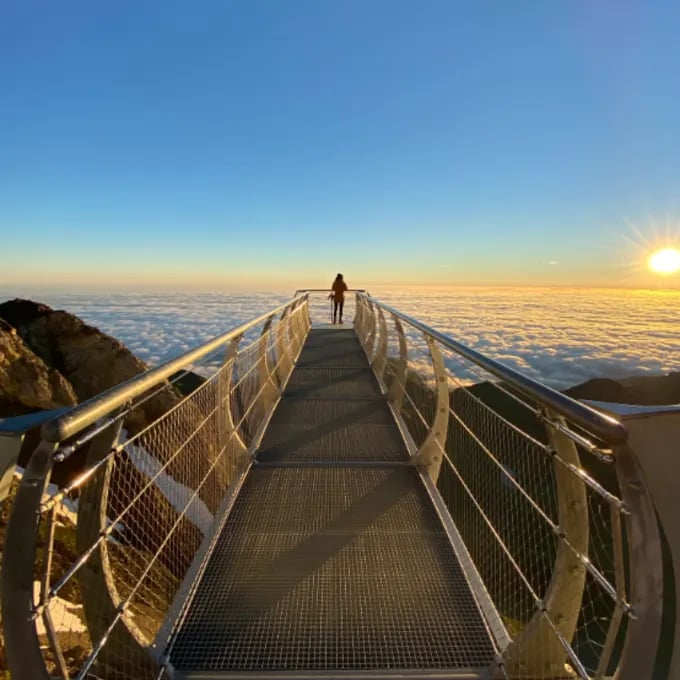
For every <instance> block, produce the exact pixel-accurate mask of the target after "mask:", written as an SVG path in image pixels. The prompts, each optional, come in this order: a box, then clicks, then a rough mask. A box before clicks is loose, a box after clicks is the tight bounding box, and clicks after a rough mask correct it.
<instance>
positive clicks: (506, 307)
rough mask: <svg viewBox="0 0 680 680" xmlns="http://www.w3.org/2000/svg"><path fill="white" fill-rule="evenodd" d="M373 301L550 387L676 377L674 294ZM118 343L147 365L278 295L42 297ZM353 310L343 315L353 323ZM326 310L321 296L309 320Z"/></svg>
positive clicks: (679, 358) (403, 294)
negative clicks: (594, 380) (608, 379)
mask: <svg viewBox="0 0 680 680" xmlns="http://www.w3.org/2000/svg"><path fill="white" fill-rule="evenodd" d="M372 293H373V294H374V296H375V297H376V298H378V299H379V300H382V301H384V302H386V303H388V304H390V305H391V306H393V307H396V308H397V309H399V310H401V311H403V312H405V313H406V314H409V315H411V316H413V317H415V318H417V319H419V320H421V321H423V322H424V323H426V324H428V325H430V326H432V327H434V328H436V329H437V330H440V331H442V332H444V333H446V334H448V335H450V336H452V337H453V338H454V339H456V340H458V341H460V342H462V343H464V344H466V345H468V346H470V347H473V348H474V349H477V350H478V351H480V352H483V353H485V354H487V355H489V356H490V357H492V358H494V359H497V360H499V361H501V362H503V363H505V364H507V365H509V366H512V367H513V368H517V369H519V370H520V371H522V372H524V373H526V374H528V375H530V376H532V377H534V378H537V379H539V380H542V381H543V382H545V383H547V384H549V385H551V386H553V387H557V388H565V387H568V386H570V385H574V384H576V383H579V382H582V381H584V380H587V379H589V378H593V377H612V378H617V377H624V376H628V375H644V374H647V373H667V372H669V371H673V370H675V371H678V370H680V332H679V331H678V329H679V328H680V291H630V290H583V289H574V290H568V289H516V288H506V289H502V288H499V289H491V288H479V289H425V288H419V289H415V288H414V289H402V290H397V289H395V288H391V289H383V290H374V291H372ZM41 297H42V299H41V301H42V302H45V303H47V304H49V305H51V306H52V307H55V308H59V309H65V310H67V311H69V312H72V313H74V314H77V315H78V316H80V317H81V318H82V319H83V320H85V321H86V322H87V323H90V324H92V325H94V326H97V327H98V328H99V329H100V330H102V331H104V332H105V333H109V334H110V335H113V336H114V337H116V338H118V339H119V340H121V341H122V342H124V343H125V344H126V345H127V346H128V347H129V348H130V349H131V350H132V351H133V352H135V353H136V354H137V355H138V356H140V357H141V358H142V359H144V360H145V361H147V362H148V363H150V364H158V363H160V362H163V361H166V360H167V359H170V358H172V357H175V356H177V355H179V354H181V353H182V352H184V351H186V350H188V349H190V348H192V347H194V346H196V345H197V344H199V343H200V342H203V341H205V340H207V339H209V338H210V337H213V336H215V335H217V334H219V333H222V332H225V331H227V330H229V329H230V328H233V327H235V326H238V325H240V324H242V323H244V322H246V321H248V320H250V319H251V318H253V317H254V316H256V315H259V314H262V313H264V312H266V311H267V310H269V309H271V308H273V307H275V306H278V305H279V304H282V303H283V302H285V301H286V300H287V299H288V298H287V297H286V296H285V295H265V294H239V295H227V294H191V295H143V296H142V295H140V296H135V295H111V296H105V295H44V296H41ZM353 311H354V310H353V304H352V303H351V301H348V304H347V309H346V313H345V317H346V319H347V321H351V319H352V317H353ZM329 316H330V304H329V303H328V301H327V300H326V299H325V296H323V295H318V296H317V298H316V299H315V301H314V304H313V305H312V318H313V321H314V322H321V323H326V322H328V320H329Z"/></svg>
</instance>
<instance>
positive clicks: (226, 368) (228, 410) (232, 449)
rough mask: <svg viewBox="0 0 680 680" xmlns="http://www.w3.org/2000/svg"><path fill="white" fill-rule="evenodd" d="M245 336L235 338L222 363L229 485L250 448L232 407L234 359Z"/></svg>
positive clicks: (222, 438) (224, 425)
mask: <svg viewBox="0 0 680 680" xmlns="http://www.w3.org/2000/svg"><path fill="white" fill-rule="evenodd" d="M242 337H243V336H240V335H239V336H238V337H237V338H234V339H233V340H232V341H231V342H230V343H229V347H228V348H227V351H226V352H225V353H224V359H223V361H222V374H221V376H220V383H219V389H220V403H221V404H222V417H221V418H220V423H221V427H222V428H224V429H223V431H222V432H221V437H220V440H221V444H222V446H226V456H227V459H226V460H225V464H224V469H225V470H226V472H227V483H228V484H230V483H231V482H232V481H233V479H234V474H235V473H236V470H237V468H238V466H239V459H240V458H241V455H245V454H247V452H248V447H247V446H246V444H245V442H244V441H243V439H242V438H241V434H240V432H239V429H238V427H236V424H235V423H234V413H233V410H232V408H233V406H232V403H233V402H232V398H233V394H232V391H233V386H232V383H233V380H234V366H233V362H234V358H235V357H236V353H237V352H238V346H239V343H240V342H241V339H242Z"/></svg>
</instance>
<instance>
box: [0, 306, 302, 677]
mask: <svg viewBox="0 0 680 680" xmlns="http://www.w3.org/2000/svg"><path fill="white" fill-rule="evenodd" d="M284 311H285V313H284V314H283V316H281V315H278V316H273V317H270V319H269V320H267V322H265V323H264V324H263V325H262V331H261V334H260V335H255V336H253V335H252V333H251V334H250V336H249V338H250V339H249V341H247V342H246V343H244V344H245V346H243V347H241V348H239V349H238V351H236V344H237V340H238V338H237V340H235V341H233V342H232V344H231V348H232V351H229V343H226V344H225V346H223V347H220V348H218V350H217V352H216V353H211V354H209V355H207V356H205V357H203V358H202V360H201V362H200V364H192V365H191V366H187V367H186V370H184V371H182V372H181V374H178V375H176V376H173V377H172V378H171V380H170V381H169V382H166V381H163V382H162V383H160V384H158V385H157V386H156V387H154V388H153V389H152V390H150V391H149V392H147V393H145V394H143V395H141V396H140V397H138V398H137V399H135V401H134V402H133V403H131V404H128V405H127V406H126V407H124V408H123V409H119V410H118V411H116V412H112V413H111V414H110V415H109V417H108V419H105V420H104V421H102V422H100V423H99V424H98V425H97V426H95V427H93V428H91V429H90V430H86V431H84V432H82V433H80V434H79V435H78V437H77V438H76V439H75V440H72V441H68V442H64V443H63V444H62V445H61V446H60V447H58V448H57V452H56V455H55V460H56V461H62V460H63V462H56V463H55V464H54V466H53V468H52V470H51V484H49V485H48V486H47V490H46V493H45V494H44V495H43V498H42V500H41V504H40V509H39V515H38V523H37V535H36V540H37V545H38V551H37V554H36V560H35V568H34V574H33V579H34V592H33V620H34V625H35V630H36V633H37V636H38V640H39V644H40V647H41V649H42V653H43V657H44V663H45V669H46V671H47V673H48V674H50V675H52V676H58V677H62V678H79V679H80V678H97V677H101V678H114V677H115V678H130V679H132V678H135V679H137V678H156V677H158V673H159V659H160V655H161V653H162V651H163V649H164V646H165V642H166V640H167V636H168V635H169V634H170V628H169V624H170V622H171V620H172V619H173V618H176V617H177V616H178V615H179V614H180V610H181V603H182V601H183V600H184V599H185V597H186V595H187V593H188V590H189V589H190V588H191V584H192V582H193V577H194V576H195V574H196V573H197V570H198V569H200V564H201V559H202V556H203V553H204V552H205V550H206V549H207V546H208V544H209V542H210V540H212V538H213V536H214V534H215V530H216V527H217V526H219V523H220V522H221V521H222V518H223V516H224V515H225V512H226V509H227V507H228V500H229V498H230V497H231V496H230V489H233V488H234V487H235V485H236V484H237V483H238V480H239V479H240V478H241V477H242V473H243V472H244V471H245V469H246V468H247V467H248V465H249V463H250V460H251V458H250V453H251V451H252V447H253V445H254V443H255V437H256V436H258V433H259V432H260V431H261V430H262V429H263V426H264V424H265V423H266V420H267V418H268V417H269V415H270V413H271V411H272V409H273V406H274V404H275V403H276V398H277V395H278V390H279V389H280V388H281V387H282V386H283V385H285V383H286V381H287V379H288V377H289V375H290V372H291V370H292V366H293V363H294V360H295V359H296V357H297V355H298V354H299V352H300V350H301V348H302V345H303V343H304V338H305V336H306V334H307V332H308V330H309V327H308V312H307V308H306V304H296V305H293V306H291V307H288V308H286V309H285V310H284ZM241 342H242V343H243V340H242V339H241ZM188 369H191V371H189V370H188ZM156 415H157V416H158V417H153V416H156ZM27 483H29V482H27ZM20 491H21V489H20ZM5 568H7V567H5ZM154 650H155V651H154ZM150 651H151V653H149V652H150ZM154 657H155V658H154Z"/></svg>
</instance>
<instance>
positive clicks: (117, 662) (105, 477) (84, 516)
mask: <svg viewBox="0 0 680 680" xmlns="http://www.w3.org/2000/svg"><path fill="white" fill-rule="evenodd" d="M122 424H123V422H122V419H119V420H118V421H116V422H115V423H114V424H112V425H111V426H109V427H107V428H106V429H104V430H102V432H100V433H99V434H98V435H96V436H95V437H94V438H93V439H92V441H91V442H90V445H89V447H88V451H87V460H86V469H89V468H91V467H92V466H94V465H95V464H97V463H99V462H101V461H102V460H103V459H104V458H106V456H108V455H109V454H110V453H111V449H112V448H113V446H114V445H115V444H116V443H117V442H118V439H119V437H120V431H121V427H122ZM113 465H114V461H113V458H110V459H109V460H108V461H107V463H106V464H105V465H103V466H102V467H100V468H99V470H97V472H95V474H94V475H93V476H92V478H91V479H90V480H89V481H88V482H87V483H86V484H85V485H84V487H83V488H82V489H81V492H80V496H79V498H78V522H77V526H76V549H77V552H78V554H79V555H82V554H84V553H85V552H87V551H88V550H89V549H90V548H91V547H92V545H93V544H94V543H96V541H97V540H98V539H99V537H100V535H101V534H102V532H103V531H104V530H105V529H106V528H107V517H106V514H107V512H106V511H107V507H108V498H109V484H110V480H111V474H112V472H113ZM78 582H79V585H80V590H81V592H82V593H83V612H84V614H85V620H86V621H87V627H88V630H89V633H90V637H91V639H92V643H93V646H95V647H96V645H97V644H98V643H99V642H100V641H101V640H102V639H104V638H105V636H107V635H108V638H107V640H106V649H108V650H111V651H110V652H109V653H107V654H106V659H105V661H104V665H105V666H106V668H107V669H108V670H110V671H114V669H115V676H116V677H117V678H121V679H129V680H132V679H133V678H143V677H147V676H149V675H150V674H151V673H152V672H153V671H154V669H156V665H155V663H154V662H153V661H152V660H151V658H150V657H149V656H148V655H147V653H146V652H145V651H144V647H143V644H144V641H140V640H138V639H137V638H136V636H135V634H134V630H133V629H131V628H130V627H128V622H127V620H126V619H125V617H122V618H121V620H120V621H119V622H118V623H117V624H116V625H115V626H114V627H113V629H112V630H111V631H110V632H108V633H107V631H108V630H109V628H110V626H111V624H112V622H113V621H114V620H115V618H116V616H117V615H118V607H119V605H120V603H121V602H122V600H123V598H122V597H121V595H119V593H118V589H117V588H116V583H115V579H114V576H113V573H112V571H111V564H110V561H109V554H108V545H107V541H106V540H104V541H102V542H101V543H99V545H98V547H97V549H96V550H95V551H94V552H93V553H92V555H91V556H90V558H89V559H88V560H87V562H86V563H85V564H84V565H83V566H82V567H81V568H80V570H79V571H78ZM114 650H115V652H114ZM96 663H97V662H96V661H95V664H96Z"/></svg>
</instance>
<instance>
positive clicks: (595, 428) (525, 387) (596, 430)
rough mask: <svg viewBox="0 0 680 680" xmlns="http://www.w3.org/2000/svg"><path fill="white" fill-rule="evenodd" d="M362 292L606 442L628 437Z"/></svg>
mask: <svg viewBox="0 0 680 680" xmlns="http://www.w3.org/2000/svg"><path fill="white" fill-rule="evenodd" d="M359 295H360V296H362V297H364V298H366V300H367V301H369V302H370V303H371V304H373V305H376V306H377V307H380V308H382V309H383V310H385V311H386V312H389V313H390V314H392V315H393V316H396V317H397V318H399V319H401V320H402V321H405V322H406V323H407V324H409V325H410V326H413V327H414V328H417V329H418V330H420V331H422V332H423V333H425V334H426V335H429V336H430V337H431V338H433V339H434V340H436V341H437V342H439V343H440V344H441V345H443V346H444V347H448V348H449V349H451V350H453V351H454V352H456V353H457V354H460V355H461V356H463V357H465V358H466V359H469V360H470V361H472V362H473V363H474V364H476V365H477V366H480V367H481V368H483V369H484V370H486V371H488V372H489V373H491V374H492V375H495V376H496V377H497V378H500V379H501V380H503V381H504V382H506V383H507V384H508V385H510V386H511V387H514V388H515V389H517V390H518V391H520V392H522V394H524V395H525V396H528V397H530V398H532V399H535V400H536V401H538V402H539V403H540V404H541V405H542V406H545V407H547V408H548V409H550V410H552V411H554V412H556V413H558V414H559V415H562V416H564V417H565V418H567V419H568V420H570V421H571V422H573V423H576V424H577V425H579V426H580V427H582V428H583V429H584V430H587V431H588V432H590V433H592V434H594V435H596V436H597V437H598V438H599V439H601V440H602V441H603V442H604V443H606V444H610V445H613V444H623V443H624V442H625V441H626V440H627V439H628V432H627V430H626V428H625V427H624V425H622V424H621V423H620V422H619V421H618V420H616V418H613V417H611V416H608V415H605V414H603V413H601V412H599V411H596V410H595V409H593V408H590V407H589V406H586V405H585V404H583V403H581V402H579V401H576V400H575V399H572V398H571V397H568V396H567V395H565V394H562V393H561V392H558V391H557V390H555V389H553V388H552V387H548V386H547V385H544V384H543V383H540V382H538V381H537V380H534V379H533V378H530V377H528V376H526V375H524V374H523V373H520V372H519V371H517V370H515V369H514V368H510V367H509V366H506V365H505V364H502V363H501V362H499V361H496V360H494V359H489V358H488V357H486V356H484V355H483V354H481V353H480V352H477V351H476V350H474V349H472V348H470V347H467V346H466V345H463V344H462V343H460V342H458V341H457V340H454V339H453V338H450V337H449V336H448V335H445V334H444V333H441V332H439V331H437V330H435V329H434V328H432V327H431V326H428V325H427V324H424V323H422V322H421V321H418V320H417V319H414V318H413V317H411V316H409V315H408V314H404V313H403V312H400V311H399V310H397V309H394V307H390V305H387V304H385V303H384V302H380V301H379V300H376V299H375V298H373V297H370V296H369V295H365V294H361V293H360V294H359Z"/></svg>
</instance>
